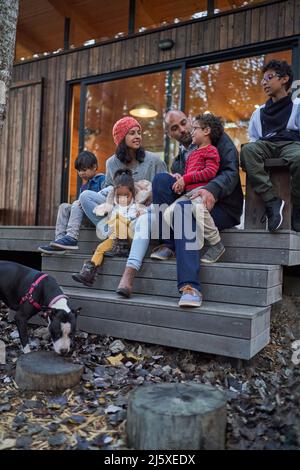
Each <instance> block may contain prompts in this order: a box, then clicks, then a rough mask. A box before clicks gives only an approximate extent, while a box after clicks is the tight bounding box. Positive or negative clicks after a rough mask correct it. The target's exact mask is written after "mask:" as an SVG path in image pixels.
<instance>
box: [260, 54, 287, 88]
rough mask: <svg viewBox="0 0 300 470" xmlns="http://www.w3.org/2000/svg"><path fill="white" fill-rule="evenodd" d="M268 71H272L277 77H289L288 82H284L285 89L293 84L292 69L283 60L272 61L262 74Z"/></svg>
mask: <svg viewBox="0 0 300 470" xmlns="http://www.w3.org/2000/svg"><path fill="white" fill-rule="evenodd" d="M268 70H274V71H275V72H276V74H277V75H279V77H286V76H288V77H289V81H288V82H286V84H285V85H284V86H285V89H286V90H288V89H289V88H290V87H291V86H292V83H293V72H292V67H291V66H290V65H289V64H288V63H287V62H286V61H285V60H276V59H272V60H270V62H268V63H267V64H266V65H265V66H264V68H263V69H262V71H263V73H265V72H267V71H268Z"/></svg>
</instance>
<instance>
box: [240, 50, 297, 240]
mask: <svg viewBox="0 0 300 470" xmlns="http://www.w3.org/2000/svg"><path fill="white" fill-rule="evenodd" d="M263 74H264V75H263V79H262V81H261V84H262V86H263V89H264V91H265V93H266V94H267V95H268V97H269V99H268V101H267V102H266V103H265V104H264V105H262V106H260V107H259V108H258V109H256V111H254V113H253V114H252V116H251V119H250V123H249V137H250V143H248V144H245V145H244V146H243V147H242V150H241V165H242V168H243V169H244V170H245V171H246V172H247V176H248V178H249V181H250V184H251V185H252V187H253V188H254V191H255V192H256V193H257V194H258V195H259V196H260V197H261V198H262V199H263V201H264V203H265V208H266V216H267V222H268V230H269V231H270V232H275V231H276V230H278V229H279V228H280V226H281V225H282V221H283V216H282V211H283V207H284V201H283V200H282V199H280V198H279V197H278V195H277V194H276V192H275V191H274V189H273V186H272V183H271V180H270V176H269V174H268V173H267V172H266V170H265V168H264V162H265V160H266V159H267V158H282V159H283V160H285V161H286V162H287V164H288V166H289V171H290V174H291V197H292V203H293V213H292V227H293V229H294V230H295V231H296V232H300V102H299V100H295V101H294V102H293V101H292V98H291V86H292V82H293V73H292V69H291V66H290V65H289V64H288V63H287V62H286V61H280V60H275V59H273V60H271V61H270V62H269V63H268V64H267V65H265V67H264V68H263ZM297 101H298V103H297Z"/></svg>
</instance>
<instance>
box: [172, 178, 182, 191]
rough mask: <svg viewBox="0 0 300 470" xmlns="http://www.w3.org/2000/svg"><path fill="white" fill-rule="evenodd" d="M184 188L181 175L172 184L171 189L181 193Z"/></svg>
mask: <svg viewBox="0 0 300 470" xmlns="http://www.w3.org/2000/svg"><path fill="white" fill-rule="evenodd" d="M184 188H185V182H184V179H183V178H182V176H181V177H180V178H179V179H178V180H177V181H176V183H174V184H173V186H172V189H173V191H174V192H175V193H177V194H181V193H183V191H184Z"/></svg>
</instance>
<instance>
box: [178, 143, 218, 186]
mask: <svg viewBox="0 0 300 470" xmlns="http://www.w3.org/2000/svg"><path fill="white" fill-rule="evenodd" d="M219 166H220V156H219V152H218V150H217V148H216V147H214V146H213V145H207V146H206V147H202V148H200V149H197V150H194V151H193V152H192V153H191V154H190V156H189V158H188V160H187V162H186V167H185V173H184V175H183V179H184V182H185V190H186V191H190V190H191V189H194V188H198V187H199V186H205V184H206V183H207V182H208V181H210V180H212V179H213V178H214V177H215V176H216V174H217V173H218V170H219Z"/></svg>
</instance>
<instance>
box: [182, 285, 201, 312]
mask: <svg viewBox="0 0 300 470" xmlns="http://www.w3.org/2000/svg"><path fill="white" fill-rule="evenodd" d="M179 292H181V297H180V300H179V302H178V305H179V307H201V304H202V294H201V292H199V291H198V290H197V289H195V288H194V287H192V286H184V287H182V288H181V289H179Z"/></svg>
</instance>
